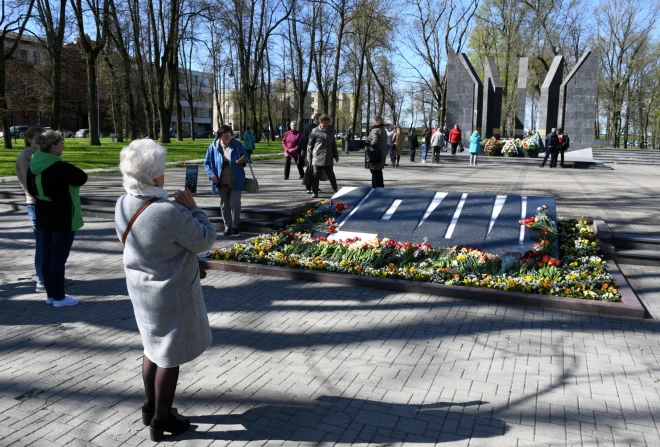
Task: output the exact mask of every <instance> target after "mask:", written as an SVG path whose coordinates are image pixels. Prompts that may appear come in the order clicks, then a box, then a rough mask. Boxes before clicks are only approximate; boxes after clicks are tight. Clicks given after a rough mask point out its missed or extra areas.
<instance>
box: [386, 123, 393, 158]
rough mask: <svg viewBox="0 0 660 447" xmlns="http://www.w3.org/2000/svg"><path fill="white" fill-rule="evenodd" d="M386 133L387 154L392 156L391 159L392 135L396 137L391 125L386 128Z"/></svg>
mask: <svg viewBox="0 0 660 447" xmlns="http://www.w3.org/2000/svg"><path fill="white" fill-rule="evenodd" d="M385 133H386V134H387V153H388V154H390V157H391V156H392V155H391V154H392V135H394V131H393V130H392V129H391V128H390V125H389V124H387V125H386V126H385ZM385 166H387V163H385Z"/></svg>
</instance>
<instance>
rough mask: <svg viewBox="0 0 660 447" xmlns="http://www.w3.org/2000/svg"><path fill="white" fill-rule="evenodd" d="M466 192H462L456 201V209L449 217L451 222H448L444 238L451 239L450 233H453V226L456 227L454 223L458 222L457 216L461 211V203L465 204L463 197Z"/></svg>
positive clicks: (465, 196)
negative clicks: (459, 198)
mask: <svg viewBox="0 0 660 447" xmlns="http://www.w3.org/2000/svg"><path fill="white" fill-rule="evenodd" d="M467 196H468V195H467V193H466V192H464V193H463V195H462V196H461V200H460V201H459V202H458V206H457V207H456V211H454V215H453V216H452V218H451V222H450V223H449V227H447V233H445V239H451V235H452V234H453V233H454V228H456V224H457V223H458V218H459V217H460V215H461V211H463V205H465V199H467Z"/></svg>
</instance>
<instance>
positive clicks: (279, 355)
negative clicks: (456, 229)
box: [0, 156, 660, 447]
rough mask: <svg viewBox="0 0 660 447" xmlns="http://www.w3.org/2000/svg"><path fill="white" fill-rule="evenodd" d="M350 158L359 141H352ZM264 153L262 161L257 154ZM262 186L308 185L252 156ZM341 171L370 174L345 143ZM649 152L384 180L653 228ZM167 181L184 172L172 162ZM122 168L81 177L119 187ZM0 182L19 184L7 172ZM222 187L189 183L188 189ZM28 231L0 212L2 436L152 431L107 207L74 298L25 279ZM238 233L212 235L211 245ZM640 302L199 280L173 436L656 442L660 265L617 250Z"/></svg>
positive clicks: (204, 440)
mask: <svg viewBox="0 0 660 447" xmlns="http://www.w3.org/2000/svg"><path fill="white" fill-rule="evenodd" d="M353 157H354V156H353ZM255 166H257V164H255ZM257 169H258V173H257V174H258V175H259V176H260V185H261V186H262V188H263V189H264V192H263V194H261V193H260V194H258V195H254V196H245V201H244V202H245V203H252V204H266V203H274V204H277V205H281V204H284V203H290V202H291V201H292V200H298V195H299V196H300V199H305V198H306V196H305V195H304V194H300V193H299V192H298V191H300V188H299V187H298V186H297V182H295V181H293V182H292V181H289V182H291V183H286V182H283V181H282V180H281V178H282V173H281V164H278V163H277V162H264V163H263V164H258V166H257ZM337 173H338V177H339V184H340V186H343V185H348V184H352V185H364V184H366V182H367V179H368V171H365V170H364V169H360V160H359V159H357V158H355V159H352V158H351V157H342V162H341V163H340V164H339V166H338V167H337ZM657 174H658V168H652V167H644V166H642V167H639V166H636V167H630V168H628V167H623V169H621V167H617V170H615V171H574V170H552V171H551V170H549V169H546V170H539V169H538V168H529V167H516V168H501V167H486V166H483V167H477V168H470V167H469V166H465V167H453V166H452V167H449V166H442V165H441V166H433V165H419V164H417V165H416V166H402V167H401V168H399V169H398V170H395V169H391V168H389V169H387V170H386V173H385V179H386V185H391V186H394V185H396V186H400V187H406V188H410V187H413V188H414V187H417V188H425V189H426V188H429V189H430V188H434V189H438V190H449V191H464V192H471V191H482V192H486V191H488V192H498V193H507V192H510V193H522V194H526V195H532V194H541V193H544V194H547V193H554V194H555V196H556V197H557V204H558V210H559V213H560V214H571V215H581V214H584V215H596V214H597V215H600V216H602V217H604V218H605V219H606V220H607V221H608V222H609V223H611V224H612V225H613V226H614V227H615V228H616V229H619V230H621V231H624V230H625V231H649V232H658V230H660V227H659V226H658V224H657V222H659V220H658V217H660V216H658V215H657V214H658V213H659V212H660V211H658V208H659V207H657V205H656V206H652V205H651V204H652V203H653V202H654V201H655V203H656V204H657V203H658V201H657V199H658V193H657V192H656V191H658V188H657V187H658V182H659V181H658V176H657ZM167 177H168V186H169V187H170V189H174V185H175V184H178V183H181V180H182V171H181V170H168V173H167ZM118 185H119V180H118V177H117V176H116V175H114V176H112V175H104V176H94V177H92V179H91V181H90V185H89V186H88V187H86V188H85V189H83V193H87V194H89V193H91V191H95V193H98V192H103V193H107V194H118V193H120V190H119V187H118ZM4 187H11V185H9V186H4ZM204 201H208V203H212V202H214V201H215V199H214V198H211V197H208V196H206V195H205V192H204V190H202V191H201V194H200V202H204ZM32 238H33V235H32V230H31V228H30V226H29V222H28V220H27V217H26V216H25V215H24V213H17V212H9V211H4V212H0V252H1V253H2V256H0V446H3V447H4V446H14V445H15V446H23V445H35V446H58V445H65V446H120V445H121V446H138V445H151V444H152V443H151V441H149V434H148V429H145V428H144V427H142V425H141V421H140V412H139V408H140V406H141V403H142V399H143V396H142V381H141V376H140V374H141V371H140V366H141V358H142V349H141V344H140V339H139V335H138V332H137V327H136V324H135V320H134V317H133V312H132V307H131V304H130V300H129V299H128V297H127V295H126V286H125V279H124V274H123V268H122V260H121V252H122V248H121V244H120V242H119V241H118V240H117V236H116V234H115V233H114V230H113V225H112V222H109V221H107V220H102V219H86V224H85V227H83V229H81V230H80V231H79V232H78V233H77V237H76V241H75V243H74V246H73V250H72V253H71V256H70V258H69V262H68V265H67V276H69V277H72V278H74V279H75V280H76V283H75V284H74V285H72V286H70V288H69V289H68V292H69V293H71V294H72V295H74V296H76V297H78V298H80V299H81V301H82V302H81V304H80V305H78V306H75V307H70V308H62V309H55V308H52V307H51V306H47V305H46V304H45V303H44V299H45V297H44V295H43V294H37V293H34V283H33V282H32V280H31V275H32V270H33V269H32V266H31V263H32V259H31V257H32V254H33V252H32V247H33V242H32ZM233 241H234V239H231V238H225V237H222V236H220V237H219V238H218V245H222V244H227V243H232V242H233ZM622 269H623V271H624V273H625V274H626V275H627V277H628V278H629V280H630V282H631V284H632V285H633V288H634V289H635V290H636V292H637V293H638V295H639V296H640V297H641V299H642V301H643V302H644V304H645V305H646V306H647V308H648V310H649V313H650V314H651V316H652V318H647V319H645V320H636V319H629V318H614V317H598V316H594V315H590V314H585V313H579V312H569V311H559V310H552V309H541V308H535V307H522V306H513V305H489V304H487V303H477V302H472V301H470V300H457V299H450V298H444V297H436V296H430V295H419V294H403V293H390V292H387V291H383V290H372V289H367V288H357V287H349V286H339V285H329V284H316V283H308V282H300V281H293V280H288V279H279V278H270V277H259V276H252V275H245V274H235V273H224V272H209V275H208V277H207V278H206V279H204V280H203V281H202V285H203V290H204V296H205V299H206V304H207V310H208V314H209V320H210V322H211V326H212V329H213V338H214V343H213V346H212V347H211V348H210V349H209V350H208V351H207V352H206V353H204V354H203V355H202V356H201V357H199V358H198V359H196V360H195V361H193V362H190V363H188V364H185V365H184V366H182V368H181V376H180V379H179V386H178V390H177V397H176V399H175V406H176V407H177V409H178V411H179V412H180V413H182V414H185V415H188V416H190V417H191V420H192V423H193V425H194V430H192V431H190V432H189V433H187V434H185V435H182V436H180V437H177V438H173V439H171V440H170V442H171V443H172V444H174V442H176V445H181V446H222V445H229V444H231V445H232V446H234V445H235V446H245V445H250V446H253V445H254V446H261V445H269V446H270V445H287V446H294V445H324V446H325V445H328V446H330V445H333V444H339V445H346V444H359V445H402V444H410V445H431V444H438V445H443V446H468V445H469V446H484V445H487V446H499V445H501V446H516V447H517V446H548V445H553V446H565V445H584V446H646V445H649V446H655V445H660V433H659V432H658V421H657V420H656V418H660V394H659V392H658V391H659V389H660V368H659V359H658V356H660V347H659V344H658V342H659V340H660V339H659V337H658V332H660V325H659V324H658V322H657V317H658V315H660V269H658V268H655V267H641V266H631V265H624V266H622Z"/></svg>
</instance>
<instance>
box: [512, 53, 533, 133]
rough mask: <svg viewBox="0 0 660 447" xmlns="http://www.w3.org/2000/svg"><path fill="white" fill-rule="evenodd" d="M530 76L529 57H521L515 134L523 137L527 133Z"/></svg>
mask: <svg viewBox="0 0 660 447" xmlns="http://www.w3.org/2000/svg"><path fill="white" fill-rule="evenodd" d="M528 76H529V59H528V58H526V57H521V58H520V65H518V91H517V93H516V124H515V129H514V133H513V134H514V136H515V137H516V138H522V137H523V136H524V135H525V109H526V108H527V78H528Z"/></svg>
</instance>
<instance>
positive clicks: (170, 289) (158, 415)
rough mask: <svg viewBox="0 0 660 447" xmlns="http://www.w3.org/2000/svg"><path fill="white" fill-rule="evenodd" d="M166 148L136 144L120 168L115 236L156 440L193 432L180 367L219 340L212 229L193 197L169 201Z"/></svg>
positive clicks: (180, 195)
mask: <svg viewBox="0 0 660 447" xmlns="http://www.w3.org/2000/svg"><path fill="white" fill-rule="evenodd" d="M165 157H166V151H165V148H164V147H163V146H161V145H159V144H158V143H156V142H155V141H153V140H148V139H143V140H134V141H132V142H131V144H129V145H128V146H126V147H125V148H124V149H122V151H121V153H120V155H119V160H120V163H119V168H120V170H121V173H122V177H123V185H124V189H125V190H126V194H124V195H123V196H121V197H120V198H119V199H118V200H117V204H116V206H115V230H116V232H117V236H118V237H119V239H120V240H121V242H122V244H124V256H123V262H124V271H125V273H126V286H127V288H128V295H129V297H130V299H131V303H132V304H133V311H134V313H135V320H136V322H137V326H138V330H139V331H140V337H141V339H142V345H143V347H144V353H143V357H142V380H143V383H144V392H145V395H146V396H145V397H146V398H145V402H144V405H143V406H142V423H143V424H144V425H149V426H150V429H149V431H150V437H151V440H152V441H156V442H158V441H161V440H163V438H164V434H165V432H167V433H171V434H172V435H178V434H181V433H183V432H185V431H187V430H188V429H189V428H190V421H189V420H188V418H184V417H177V416H175V415H174V414H173V413H172V403H173V401H174V394H175V392H176V386H177V381H178V379H179V367H180V366H181V365H183V364H184V363H188V362H190V361H192V360H194V359H195V358H197V357H199V356H200V355H201V354H202V353H203V352H204V351H206V350H207V349H208V347H209V346H211V342H212V341H213V337H212V335H211V328H210V325H209V319H208V316H207V314H206V306H205V305H204V296H203V294H202V286H201V284H200V273H201V272H200V270H199V262H198V260H197V254H198V253H201V252H204V251H207V250H210V249H211V247H212V246H213V243H214V242H215V238H216V231H215V228H214V227H213V224H211V222H209V219H208V218H207V217H206V215H205V214H204V211H202V209H201V208H199V207H198V206H197V205H196V203H195V199H193V196H192V193H191V192H190V191H187V190H184V191H177V192H176V193H174V199H173V200H172V201H169V200H167V190H165V189H163V184H164V182H165Z"/></svg>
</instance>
